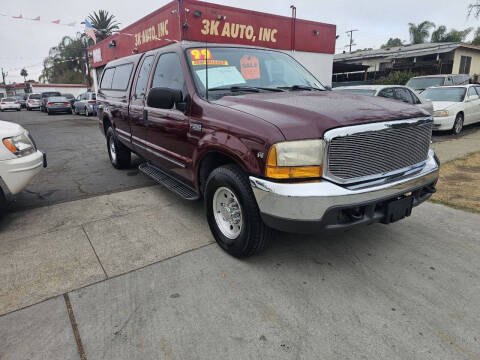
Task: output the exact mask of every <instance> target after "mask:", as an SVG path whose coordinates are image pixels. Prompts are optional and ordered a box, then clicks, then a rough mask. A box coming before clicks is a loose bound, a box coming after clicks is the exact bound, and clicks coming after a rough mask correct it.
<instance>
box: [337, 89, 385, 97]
mask: <svg viewBox="0 0 480 360" xmlns="http://www.w3.org/2000/svg"><path fill="white" fill-rule="evenodd" d="M334 90H335V91H339V92H346V93H349V94H357V95H366V96H374V95H375V93H376V92H377V91H376V90H368V89H334Z"/></svg>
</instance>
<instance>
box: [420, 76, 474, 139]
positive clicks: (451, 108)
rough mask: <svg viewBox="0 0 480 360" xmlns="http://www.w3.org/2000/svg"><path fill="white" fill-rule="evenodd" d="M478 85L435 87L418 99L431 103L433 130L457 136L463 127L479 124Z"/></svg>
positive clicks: (427, 90)
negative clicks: (449, 131) (447, 131)
mask: <svg viewBox="0 0 480 360" xmlns="http://www.w3.org/2000/svg"><path fill="white" fill-rule="evenodd" d="M479 95H480V85H477V84H474V85H457V86H441V87H440V86H436V87H431V88H428V89H426V90H425V91H424V92H422V94H421V95H420V97H421V98H422V99H426V100H430V101H432V103H433V110H434V111H433V126H434V127H433V129H434V130H451V131H452V132H453V133H454V134H459V133H460V132H461V131H462V129H463V126H464V125H468V124H473V123H476V122H480V96H479Z"/></svg>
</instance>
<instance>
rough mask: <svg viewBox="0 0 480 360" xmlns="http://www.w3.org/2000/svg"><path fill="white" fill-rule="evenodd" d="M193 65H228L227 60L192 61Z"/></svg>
mask: <svg viewBox="0 0 480 360" xmlns="http://www.w3.org/2000/svg"><path fill="white" fill-rule="evenodd" d="M192 65H228V61H227V60H212V59H208V60H192Z"/></svg>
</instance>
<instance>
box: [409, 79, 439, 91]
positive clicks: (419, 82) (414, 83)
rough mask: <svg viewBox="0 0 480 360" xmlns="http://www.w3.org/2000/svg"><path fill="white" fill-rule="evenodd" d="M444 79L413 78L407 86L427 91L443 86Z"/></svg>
mask: <svg viewBox="0 0 480 360" xmlns="http://www.w3.org/2000/svg"><path fill="white" fill-rule="evenodd" d="M443 80H444V78H443V77H423V78H413V79H410V80H408V82H407V84H406V86H408V87H411V88H412V89H415V90H425V89H426V88H429V87H430V86H441V85H443Z"/></svg>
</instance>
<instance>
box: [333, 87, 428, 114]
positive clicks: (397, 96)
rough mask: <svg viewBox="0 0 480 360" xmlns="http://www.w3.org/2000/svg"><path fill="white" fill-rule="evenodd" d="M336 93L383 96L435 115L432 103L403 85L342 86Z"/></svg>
mask: <svg viewBox="0 0 480 360" xmlns="http://www.w3.org/2000/svg"><path fill="white" fill-rule="evenodd" d="M333 90H335V91H344V92H348V93H351V94H358V95H367V96H381V97H385V98H389V99H393V100H399V101H403V102H406V103H408V104H412V105H416V106H418V107H421V108H422V109H424V110H426V111H427V112H428V113H429V114H430V115H431V114H433V105H432V102H431V101H428V100H426V99H422V98H420V97H418V96H417V94H415V92H414V91H413V90H412V89H410V88H409V87H407V86H401V85H357V86H340V87H336V88H334V89H333Z"/></svg>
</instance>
